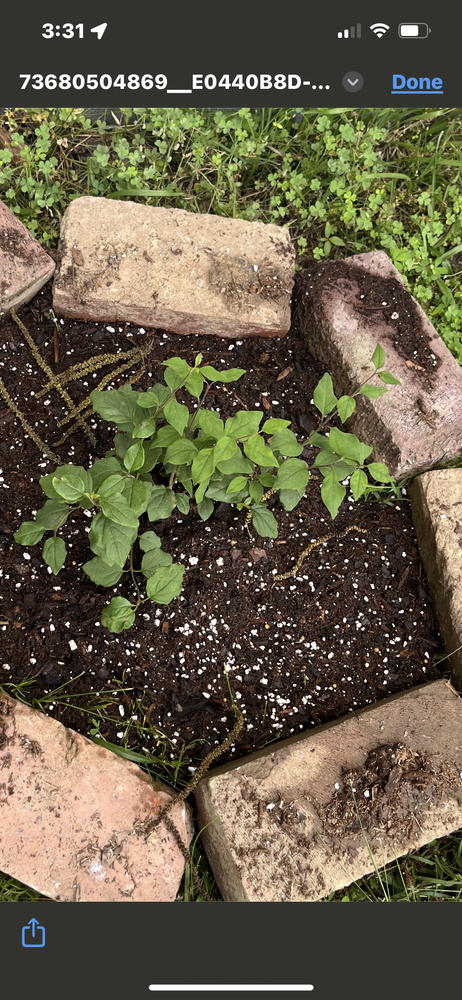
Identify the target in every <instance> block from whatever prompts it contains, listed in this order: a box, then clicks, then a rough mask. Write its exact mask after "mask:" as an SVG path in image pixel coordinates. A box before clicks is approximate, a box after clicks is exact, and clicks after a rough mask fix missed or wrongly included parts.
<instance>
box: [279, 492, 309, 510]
mask: <svg viewBox="0 0 462 1000" xmlns="http://www.w3.org/2000/svg"><path fill="white" fill-rule="evenodd" d="M304 496H305V490H281V491H280V493H279V500H280V502H281V504H282V506H283V507H284V510H293V509H294V507H296V506H297V504H299V503H300V500H301V499H302V497H304Z"/></svg>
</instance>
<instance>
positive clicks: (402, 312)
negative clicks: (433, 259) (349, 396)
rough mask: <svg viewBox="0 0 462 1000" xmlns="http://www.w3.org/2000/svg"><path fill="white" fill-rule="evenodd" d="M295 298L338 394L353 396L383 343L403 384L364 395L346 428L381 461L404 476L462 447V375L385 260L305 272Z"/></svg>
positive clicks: (363, 257) (304, 329)
mask: <svg viewBox="0 0 462 1000" xmlns="http://www.w3.org/2000/svg"><path fill="white" fill-rule="evenodd" d="M371 278H372V282H371ZM294 299H295V315H294V322H295V326H296V328H297V329H298V330H299V332H300V334H301V335H302V336H303V337H304V339H305V341H306V344H307V347H308V349H309V351H310V352H311V353H312V354H313V355H314V356H315V357H316V358H319V359H320V360H321V361H323V362H324V364H325V365H326V368H327V370H328V371H330V374H331V375H332V377H333V380H334V386H335V387H336V389H337V390H338V395H341V394H343V393H347V392H351V391H352V390H355V389H357V388H358V386H359V385H360V383H361V382H362V381H363V380H364V378H365V377H366V376H367V374H368V373H369V372H370V371H371V363H370V359H371V356H372V353H373V351H374V348H375V346H376V344H377V343H380V344H381V345H382V347H383V348H384V350H385V354H386V367H387V369H388V370H389V371H391V372H392V374H393V375H395V376H396V377H397V378H399V379H400V381H401V386H394V387H392V388H391V391H390V392H388V393H387V395H385V396H382V397H381V398H380V399H375V400H371V399H366V398H365V397H364V396H361V397H359V398H358V400H357V403H358V406H357V410H356V413H355V414H354V416H353V417H352V418H351V420H349V421H348V425H347V429H351V430H353V431H354V432H355V433H356V434H357V435H358V437H360V438H361V439H362V440H364V441H366V442H367V443H368V444H370V445H372V446H373V448H374V458H375V459H376V460H381V461H384V462H385V463H386V464H387V465H388V466H389V468H390V470H391V471H392V472H393V473H394V475H396V476H397V477H402V476H406V475H411V474H415V473H416V472H422V471H424V470H425V469H427V468H429V467H430V466H432V465H435V464H436V463H437V462H440V461H441V460H442V459H443V458H449V457H451V456H452V455H454V454H456V453H457V452H458V451H459V450H460V449H461V448H462V368H460V366H459V365H458V364H457V361H456V360H455V358H454V357H453V356H452V354H451V353H450V351H449V350H448V348H447V347H446V345H445V344H444V342H443V340H442V339H441V337H440V336H439V335H438V333H437V332H436V330H435V328H434V327H433V326H432V324H431V323H430V321H429V319H428V318H427V317H426V315H425V313H424V311H423V309H421V307H420V306H419V304H418V303H417V302H416V300H415V299H414V298H413V297H412V295H410V294H409V293H408V292H407V291H406V289H405V287H404V284H403V281H402V278H401V276H400V274H399V272H398V271H397V270H396V268H395V267H394V266H393V264H392V263H391V261H390V260H389V258H388V257H387V255H386V254H385V253H383V252H381V251H378V252H374V253H366V254H360V255H358V256H356V257H349V258H348V259H347V260H344V261H328V262H326V263H324V264H322V265H313V266H312V267H308V268H306V269H305V270H303V271H301V272H300V274H299V275H298V276H297V282H296V289H295V293H294ZM406 326H407V327H408V328H410V333H408V334H406V333H405V327H406ZM374 384H377V382H375V383H374ZM379 384H380V383H379Z"/></svg>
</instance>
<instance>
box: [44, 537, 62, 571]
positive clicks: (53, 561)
mask: <svg viewBox="0 0 462 1000" xmlns="http://www.w3.org/2000/svg"><path fill="white" fill-rule="evenodd" d="M43 559H44V562H46V564H47V566H50V568H51V569H52V571H53V573H54V575H55V576H57V575H58V573H59V571H60V569H62V568H63V566H64V563H65V562H66V546H65V544H64V542H63V540H62V538H55V537H54V536H53V538H47V540H46V542H45V545H44V546H43Z"/></svg>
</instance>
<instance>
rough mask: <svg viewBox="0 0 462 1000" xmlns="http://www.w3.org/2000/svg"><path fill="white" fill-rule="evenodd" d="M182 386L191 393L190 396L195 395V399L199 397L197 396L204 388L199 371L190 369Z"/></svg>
mask: <svg viewBox="0 0 462 1000" xmlns="http://www.w3.org/2000/svg"><path fill="white" fill-rule="evenodd" d="M184 387H185V389H187V391H188V392H189V393H190V394H191V396H195V398H196V399H199V396H200V394H201V392H202V390H203V388H204V379H203V378H202V375H201V374H200V372H199V371H192V372H191V374H190V375H189V376H188V378H187V379H186V382H185V384H184Z"/></svg>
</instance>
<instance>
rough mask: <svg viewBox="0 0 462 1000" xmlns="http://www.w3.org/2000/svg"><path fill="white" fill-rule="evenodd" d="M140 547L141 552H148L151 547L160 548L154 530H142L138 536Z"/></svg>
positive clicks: (158, 539) (159, 541)
mask: <svg viewBox="0 0 462 1000" xmlns="http://www.w3.org/2000/svg"><path fill="white" fill-rule="evenodd" d="M139 543H140V549H141V551H142V552H150V551H151V549H160V546H161V544H162V543H161V540H160V538H159V535H157V534H156V532H155V531H144V532H143V534H142V535H140V537H139Z"/></svg>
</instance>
